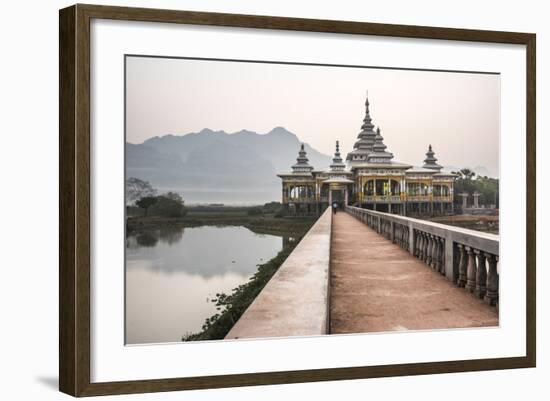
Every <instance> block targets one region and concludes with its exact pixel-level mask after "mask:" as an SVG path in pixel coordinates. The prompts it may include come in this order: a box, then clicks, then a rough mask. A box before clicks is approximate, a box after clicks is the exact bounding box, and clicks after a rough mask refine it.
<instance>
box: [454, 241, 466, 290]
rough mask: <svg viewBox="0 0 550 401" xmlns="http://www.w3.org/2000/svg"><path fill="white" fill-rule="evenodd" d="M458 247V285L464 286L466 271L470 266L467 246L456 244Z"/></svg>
mask: <svg viewBox="0 0 550 401" xmlns="http://www.w3.org/2000/svg"><path fill="white" fill-rule="evenodd" d="M456 246H457V248H458V253H459V254H460V257H459V260H460V262H458V263H459V264H458V281H457V283H456V285H457V286H458V287H464V286H465V285H466V272H467V268H468V255H467V253H466V247H465V246H464V245H462V244H457V245H456Z"/></svg>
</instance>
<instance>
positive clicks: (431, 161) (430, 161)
mask: <svg viewBox="0 0 550 401" xmlns="http://www.w3.org/2000/svg"><path fill="white" fill-rule="evenodd" d="M422 167H424V168H429V169H432V170H437V171H440V170H441V169H442V168H443V166H441V165H439V164H437V159H436V157H435V152H434V151H433V150H432V145H430V146H428V151H427V152H426V158H425V159H424V165H423V166H422Z"/></svg>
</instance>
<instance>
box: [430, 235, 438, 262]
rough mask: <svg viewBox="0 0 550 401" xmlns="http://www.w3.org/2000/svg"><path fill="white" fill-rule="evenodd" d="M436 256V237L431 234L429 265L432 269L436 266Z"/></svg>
mask: <svg viewBox="0 0 550 401" xmlns="http://www.w3.org/2000/svg"><path fill="white" fill-rule="evenodd" d="M437 258H438V249H437V237H436V236H435V235H432V260H431V263H430V267H431V268H432V269H434V270H435V267H436V266H437Z"/></svg>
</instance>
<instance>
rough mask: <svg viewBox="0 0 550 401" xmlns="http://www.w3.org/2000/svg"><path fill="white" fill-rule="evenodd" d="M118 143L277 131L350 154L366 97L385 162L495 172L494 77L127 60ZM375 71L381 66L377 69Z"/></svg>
mask: <svg viewBox="0 0 550 401" xmlns="http://www.w3.org/2000/svg"><path fill="white" fill-rule="evenodd" d="M126 66H127V67H126V68H127V69H126V79H127V81H126V83H127V86H126V107H127V109H126V112H127V132H126V135H127V136H126V140H127V141H128V142H131V143H142V142H143V141H144V140H146V139H148V138H151V137H154V136H163V135H167V134H173V135H183V134H186V133H190V132H198V131H200V130H202V129H203V128H210V129H212V130H223V131H225V132H228V133H232V132H237V131H240V130H242V129H246V130H250V131H255V132H258V133H260V134H265V133H267V132H269V131H270V130H272V129H273V128H274V127H277V126H282V127H285V128H286V129H287V130H289V131H291V132H293V133H294V134H296V135H297V136H298V138H299V139H300V140H301V141H303V142H306V143H308V144H309V145H311V146H312V147H314V148H315V149H317V150H319V151H320V152H323V153H325V154H333V152H334V143H335V141H336V140H337V139H338V140H339V141H340V149H341V152H342V154H343V155H345V154H346V153H347V152H349V151H350V150H352V149H353V144H354V142H355V141H356V140H357V134H358V133H359V132H360V130H361V129H360V127H361V124H362V120H363V118H364V114H365V106H364V103H365V97H366V94H367V91H368V96H369V101H370V111H371V117H372V119H373V123H374V124H375V125H376V126H377V127H380V130H381V134H382V136H383V137H384V142H385V144H386V145H387V146H388V150H389V151H390V152H392V153H393V154H394V161H399V162H403V163H410V164H413V165H421V164H422V160H423V159H424V158H425V153H426V150H427V147H428V145H429V144H431V145H432V146H433V149H434V151H435V152H436V157H437V158H438V159H439V163H440V164H442V165H445V166H458V167H466V166H467V167H476V166H484V167H486V168H487V169H488V170H489V171H490V173H491V174H492V175H495V176H498V172H499V130H500V128H499V121H500V115H499V113H500V77H499V76H498V75H494V74H479V73H456V72H434V71H410V70H390V69H383V68H354V67H346V66H342V67H340V66H338V67H329V66H304V65H284V64H276V63H250V62H235V61H209V60H187V59H172V58H148V57H128V58H127V60H126ZM381 67H383V66H381Z"/></svg>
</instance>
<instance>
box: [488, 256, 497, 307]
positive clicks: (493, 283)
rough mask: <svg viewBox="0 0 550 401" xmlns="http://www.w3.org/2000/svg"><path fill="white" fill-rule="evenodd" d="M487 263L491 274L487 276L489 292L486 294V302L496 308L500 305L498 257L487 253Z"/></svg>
mask: <svg viewBox="0 0 550 401" xmlns="http://www.w3.org/2000/svg"><path fill="white" fill-rule="evenodd" d="M485 257H486V258H487V263H488V264H489V272H488V274H487V292H486V294H485V302H487V303H488V304H489V305H492V306H495V305H496V304H497V303H498V272H497V261H498V259H497V258H498V256H496V255H493V254H490V253H486V254H485Z"/></svg>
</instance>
